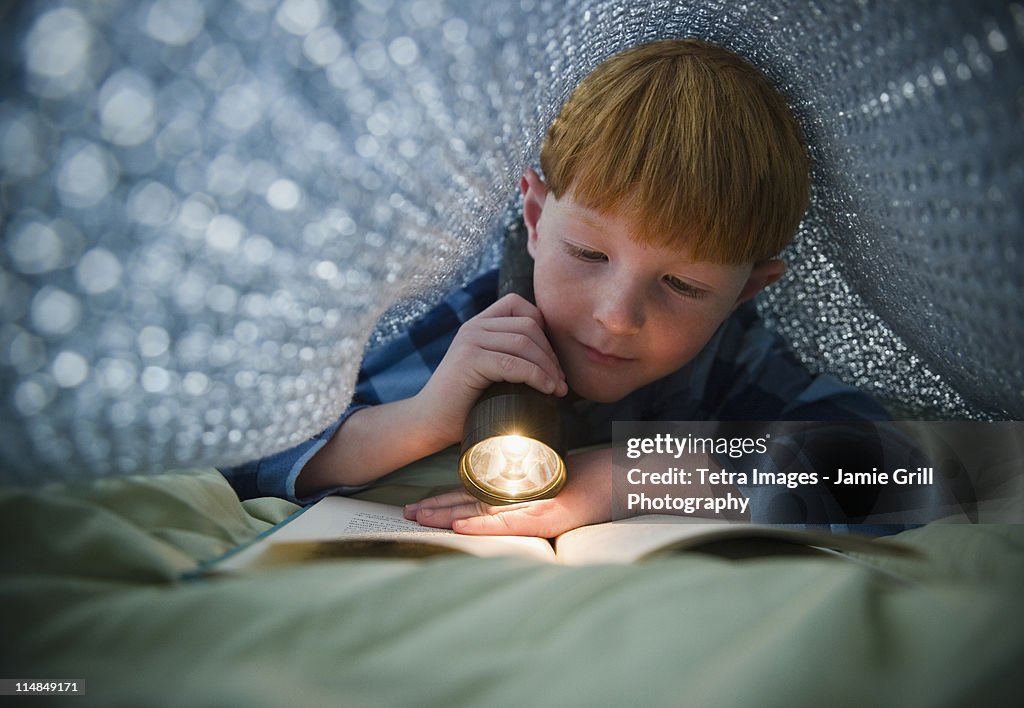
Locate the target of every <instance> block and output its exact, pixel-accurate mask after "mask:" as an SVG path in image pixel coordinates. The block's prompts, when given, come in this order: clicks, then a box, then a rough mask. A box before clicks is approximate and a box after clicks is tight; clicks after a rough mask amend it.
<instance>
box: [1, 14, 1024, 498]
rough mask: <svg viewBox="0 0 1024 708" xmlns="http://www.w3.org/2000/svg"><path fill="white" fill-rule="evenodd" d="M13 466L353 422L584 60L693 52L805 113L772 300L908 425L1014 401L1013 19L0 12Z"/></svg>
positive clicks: (772, 316)
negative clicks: (794, 233) (374, 375)
mask: <svg viewBox="0 0 1024 708" xmlns="http://www.w3.org/2000/svg"><path fill="white" fill-rule="evenodd" d="M0 13H4V16H3V17H0V35H2V36H0V39H2V42H0V54H2V64H0V71H2V72H3V73H2V82H3V83H2V85H3V95H2V97H0V200H2V211H0V218H2V222H0V228H2V230H3V248H2V249H0V386H2V398H0V439H2V441H3V445H2V446H0V447H2V449H0V456H2V457H0V480H2V481H4V482H8V483H9V482H18V483H27V482H34V481H37V480H39V481H42V480H46V479H56V478H67V479H82V478H89V477H93V476H101V475H111V474H125V473H136V472H145V471H156V470H162V469H168V468H173V467H178V466H184V465H189V466H193V465H214V466H217V465H229V464H234V463H238V462H241V461H243V460H246V459H251V458H254V457H257V456H262V455H266V454H268V453H271V452H274V451H277V450H281V449H284V448H286V447H289V446H291V445H293V444H294V443H296V442H298V441H300V440H302V439H303V438H305V437H307V436H309V435H310V434H312V433H314V432H316V431H318V430H320V429H322V428H323V427H325V426H326V425H327V424H328V423H329V422H330V421H331V420H333V419H334V418H335V417H336V416H337V415H338V413H339V412H340V411H341V410H342V409H343V408H344V407H345V405H346V403H347V402H348V400H349V398H350V396H351V392H352V389H353V385H354V381H355V377H356V374H357V370H358V366H359V362H360V358H361V353H362V351H363V349H364V348H365V347H366V345H367V343H368V342H369V343H377V342H381V341H385V340H386V339H387V338H388V337H390V336H392V335H393V334H394V333H395V332H396V331H398V330H399V329H400V328H401V327H402V326H403V325H404V324H405V323H407V322H408V321H409V320H410V319H411V318H413V317H415V316H416V315H418V314H419V313H421V312H422V311H424V309H425V308H426V307H428V306H429V305H430V304H431V303H433V302H435V301H436V300H437V298H439V297H440V296H441V295H442V294H443V292H444V291H446V290H447V289H449V288H450V287H452V286H454V285H457V284H458V283H460V282H463V281H465V280H466V279H467V278H469V277H470V276H471V275H472V274H473V273H474V272H476V271H477V270H478V269H479V268H481V267H482V266H484V265H486V264H487V263H488V262H490V260H491V259H493V254H494V252H495V249H494V240H495V237H494V234H496V233H499V232H500V231H501V226H502V224H503V223H504V222H505V221H506V220H507V219H508V218H509V214H510V213H511V212H510V207H509V205H510V203H512V200H513V199H514V195H515V192H516V188H517V180H518V177H519V175H520V174H521V172H522V170H523V168H524V167H526V166H528V165H533V164H535V162H536V159H537V154H538V152H539V146H540V141H541V140H542V138H543V135H544V132H545V130H546V128H547V126H548V124H549V123H550V122H551V120H552V119H553V118H554V116H555V115H556V113H557V111H558V109H559V107H560V106H561V103H562V102H563V101H564V99H565V98H566V97H567V96H568V94H569V92H570V91H571V90H572V88H573V87H574V86H575V85H576V84H577V83H578V82H579V80H580V79H581V78H582V77H583V76H584V75H585V74H586V73H587V72H588V71H589V70H590V69H591V68H593V67H594V66H595V65H596V64H597V63H598V62H599V61H601V60H602V59H604V58H606V57H607V56H609V55H611V54H613V53H615V52H616V51H619V50H621V49H624V48H626V47H628V46H631V45H634V44H637V43H640V42H643V41H647V40H651V39H657V38H663V37H676V36H697V37H702V38H705V39H708V40H710V41H712V42H716V43H719V44H721V45H723V46H726V47H728V48H730V49H733V50H735V51H737V52H739V53H741V54H743V55H745V56H746V57H748V58H749V59H750V60H751V61H752V62H753V63H754V64H756V65H758V66H760V67H761V68H762V69H763V70H764V71H765V73H767V74H768V75H769V76H770V77H771V78H772V79H773V80H774V81H775V82H776V84H777V85H778V86H779V87H780V89H781V90H782V91H783V92H784V93H785V94H786V96H787V97H788V98H789V99H790V101H791V103H792V105H793V106H794V109H795V110H796V112H797V113H798V115H799V117H800V119H801V121H802V123H803V125H804V127H805V130H806V132H807V135H808V139H809V142H810V146H811V151H812V155H813V159H814V179H815V189H814V199H813V205H812V208H811V211H810V212H809V214H808V216H807V219H806V220H805V222H804V224H803V226H802V228H801V230H800V233H799V235H798V238H797V240H796V242H795V243H794V245H793V247H792V248H791V249H790V252H789V253H788V254H787V257H788V259H789V261H790V263H791V268H792V269H791V271H790V274H789V275H788V276H787V277H786V278H785V279H784V281H783V282H781V283H780V284H779V285H778V286H776V287H775V288H774V289H773V290H772V291H771V292H769V293H766V295H765V297H764V298H763V301H762V305H761V306H762V309H763V311H764V313H765V315H766V317H768V319H769V320H770V321H771V322H772V323H773V324H774V325H775V326H776V327H777V328H778V329H779V330H780V331H782V333H783V334H784V335H785V336H786V337H787V338H788V339H789V341H790V342H791V343H792V345H793V347H794V349H795V350H796V352H797V353H798V355H799V356H800V357H801V358H802V359H803V360H804V361H805V362H807V363H808V365H809V366H810V367H812V368H814V369H816V370H828V371H832V372H834V373H836V374H837V375H839V376H840V377H842V378H844V379H846V380H848V381H851V382H852V383H855V384H858V385H860V386H862V387H864V388H866V389H868V390H869V391H871V392H873V393H875V394H876V395H879V396H880V397H882V398H883V399H884V400H885V401H887V402H889V403H890V404H891V405H893V406H894V407H895V408H896V409H897V410H899V411H903V412H905V413H906V414H907V415H913V416H923V417H947V418H1007V417H1009V418H1019V417H1021V416H1022V414H1024V366H1022V355H1021V351H1022V350H1024V330H1022V327H1021V323H1022V321H1024V300H1022V298H1021V263H1020V260H1021V258H1022V250H1024V249H1022V242H1021V239H1022V238H1024V234H1022V228H1021V225H1022V224H1021V221H1022V219H1021V208H1022V199H1021V196H1022V194H1021V193H1022V189H1021V187H1022V182H1024V162H1022V160H1021V157H1022V155H1021V152H1022V139H1021V137H1022V136H1021V127H1020V125H1021V118H1022V117H1024V116H1022V112H1024V108H1022V106H1024V93H1022V90H1024V89H1022V80H1021V79H1022V74H1024V61H1022V58H1024V48H1022V45H1024V9H1022V7H1021V5H1020V4H1017V3H1011V4H1008V5H1007V4H1002V3H991V2H989V3H977V2H976V3H958V2H954V1H953V0H949V1H947V2H942V3H938V4H936V3H933V2H923V1H922V2H906V3H883V2H877V3H874V2H856V3H853V2H845V1H836V2H825V1H821V2H813V3H812V2H783V1H781V0H777V1H775V2H771V1H769V0H763V1H758V2H749V3H740V2H731V1H730V2H725V1H714V0H706V1H703V2H701V1H696V0H694V1H673V2H664V1H661V2H659V1H657V0H651V1H649V2H633V1H628V2H627V1H620V2H601V1H586V0H577V1H574V2H562V1H561V0H559V1H558V2H555V1H554V0H550V1H549V0H543V1H541V0H521V1H520V2H515V3H512V2H497V1H496V2H454V1H451V2H443V1H442V0H411V1H399V0H395V1H391V0H360V1H359V2H349V3H344V2H336V3H335V2H331V3H328V2H326V0H282V1H281V2H276V1H274V0H222V1H220V2H199V1H198V0H154V1H149V2H134V1H131V2H128V1H120V0H103V1H101V2H84V1H83V2H54V1H50V0H48V1H45V2H43V1H38V2H23V3H7V4H5V5H4V6H3V9H2V10H0Z"/></svg>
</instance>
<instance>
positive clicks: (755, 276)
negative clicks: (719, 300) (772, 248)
mask: <svg viewBox="0 0 1024 708" xmlns="http://www.w3.org/2000/svg"><path fill="white" fill-rule="evenodd" d="M785 273H786V262H785V261H783V260H780V259H778V258H770V259H768V260H767V261H761V262H760V263H755V264H754V267H753V269H752V270H751V271H750V277H749V278H747V282H746V284H745V285H744V286H743V290H741V291H740V296H739V297H738V298H736V304H735V305H734V306H733V307H734V308H736V307H739V306H740V305H742V304H743V303H745V302H746V301H747V300H749V299H750V298H752V297H754V296H755V295H757V294H758V293H759V292H761V291H762V290H764V289H765V288H767V287H768V286H769V285H771V284H772V283H774V282H775V281H776V280H778V279H779V278H781V277H782V276H783V275H784V274H785Z"/></svg>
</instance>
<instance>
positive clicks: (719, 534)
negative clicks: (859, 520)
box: [555, 514, 916, 565]
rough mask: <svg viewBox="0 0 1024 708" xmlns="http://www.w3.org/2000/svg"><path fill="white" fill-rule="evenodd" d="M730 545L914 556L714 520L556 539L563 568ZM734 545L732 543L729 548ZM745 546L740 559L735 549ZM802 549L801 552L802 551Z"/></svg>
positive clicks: (864, 541) (855, 539)
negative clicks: (743, 544) (740, 550)
mask: <svg viewBox="0 0 1024 708" xmlns="http://www.w3.org/2000/svg"><path fill="white" fill-rule="evenodd" d="M725 542H730V544H731V548H730V549H729V553H728V555H730V556H732V557H741V556H746V557H750V556H759V555H774V554H778V553H780V552H784V551H785V549H786V546H787V545H788V546H790V548H791V550H792V551H793V552H794V554H797V553H799V554H801V555H802V554H803V552H812V553H813V552H814V549H817V548H824V549H836V550H843V551H857V552H863V553H876V554H881V555H896V556H908V555H916V553H915V552H914V551H913V550H912V549H909V548H908V547H906V546H902V545H900V544H897V543H894V542H889V541H879V540H875V539H872V538H866V537H863V536H856V535H850V534H844V535H837V534H831V533H827V532H817V531H808V530H804V529H793V528H786V527H783V526H770V525H757V524H747V523H733V524H730V523H723V522H722V521H719V520H715V519H701V518H688V519H685V520H682V519H681V518H680V517H678V516H664V515H656V514H652V515H647V516H637V517H634V518H631V519H626V520H623V521H615V522H611V523H606V524H595V525H593V526H584V527H582V528H578V529H573V530H572V531H567V532H566V533H564V534H562V535H561V536H559V537H558V538H557V539H556V540H555V550H556V553H557V556H558V562H559V563H563V564H565V565H586V564H589V563H632V562H635V561H637V560H641V559H643V558H645V557H649V556H651V555H654V554H657V553H659V552H672V551H683V550H687V549H694V548H698V547H701V546H708V547H709V548H711V547H712V546H713V544H724V543H725ZM732 542H735V543H732ZM743 542H747V543H749V552H748V553H746V554H741V553H739V552H738V545H739V544H742V543H743ZM801 547H802V548H801Z"/></svg>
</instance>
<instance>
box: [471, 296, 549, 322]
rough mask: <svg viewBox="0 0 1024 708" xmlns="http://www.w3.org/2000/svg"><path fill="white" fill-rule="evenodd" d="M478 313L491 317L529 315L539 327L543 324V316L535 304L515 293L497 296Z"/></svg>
mask: <svg viewBox="0 0 1024 708" xmlns="http://www.w3.org/2000/svg"><path fill="white" fill-rule="evenodd" d="M480 314H482V315H489V316H492V317H529V318H530V319H531V320H533V321H534V322H536V323H537V324H539V325H540V326H541V327H543V326H544V316H543V315H542V314H541V312H540V310H539V309H538V308H537V306H536V305H534V304H533V303H532V302H530V301H529V300H527V299H526V298H524V297H522V296H520V295H516V294H515V293H510V294H509V295H506V296H505V297H502V298H499V299H498V300H497V301H495V302H494V304H492V305H491V306H490V307H488V308H487V309H485V310H484V311H483V312H481V313H480Z"/></svg>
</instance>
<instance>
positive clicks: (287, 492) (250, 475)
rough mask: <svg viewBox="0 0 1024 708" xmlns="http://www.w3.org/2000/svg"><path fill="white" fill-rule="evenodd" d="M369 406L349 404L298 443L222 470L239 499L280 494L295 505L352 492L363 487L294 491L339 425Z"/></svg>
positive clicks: (278, 495)
mask: <svg viewBox="0 0 1024 708" xmlns="http://www.w3.org/2000/svg"><path fill="white" fill-rule="evenodd" d="M366 407H368V406H367V404H365V403H358V404H353V405H351V406H349V407H348V408H347V409H346V410H345V412H344V413H342V414H341V416H340V417H339V418H338V419H337V420H336V421H334V422H333V423H331V424H330V425H329V426H328V427H327V428H325V429H324V430H322V431H321V432H319V433H318V434H316V435H314V436H313V437H311V438H309V439H308V440H304V441H302V442H301V443H299V444H298V445H296V446H294V447H291V448H289V449H287V450H283V451H281V452H277V453H274V454H273V455H269V456H267V457H262V458H260V459H258V460H252V461H251V462H246V463H244V464H241V465H238V466H236V467H229V468H223V469H221V470H220V473H221V474H222V475H224V477H225V478H226V479H227V481H228V483H229V484H230V485H231V487H232V488H233V489H234V490H235V493H236V494H238V497H239V498H240V499H252V498H254V497H281V498H282V499H287V500H288V501H291V502H294V503H296V504H310V503H312V502H315V501H318V500H320V499H322V498H324V497H326V496H329V495H331V494H351V493H352V492H356V491H359V490H360V489H363V488H364V487H365V485H362V486H349V485H338V486H334V487H328V488H326V489H322V490H320V491H318V492H317V493H316V494H313V495H311V496H306V497H298V496H297V495H296V494H295V481H296V480H297V479H298V477H299V473H300V472H301V471H302V468H303V467H305V465H306V463H307V462H309V460H310V459H311V458H312V457H313V455H315V454H316V453H317V452H318V451H319V450H320V449H321V448H322V447H323V446H324V445H326V444H327V441H328V440H330V439H331V437H332V436H333V435H334V434H335V433H336V432H337V431H338V428H340V427H341V426H342V424H343V423H344V422H345V421H346V420H348V418H349V417H350V416H351V415H352V414H353V413H355V412H356V411H358V410H361V409H363V408H366Z"/></svg>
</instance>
